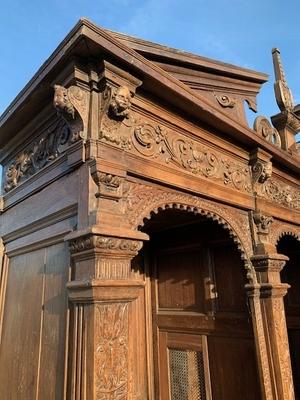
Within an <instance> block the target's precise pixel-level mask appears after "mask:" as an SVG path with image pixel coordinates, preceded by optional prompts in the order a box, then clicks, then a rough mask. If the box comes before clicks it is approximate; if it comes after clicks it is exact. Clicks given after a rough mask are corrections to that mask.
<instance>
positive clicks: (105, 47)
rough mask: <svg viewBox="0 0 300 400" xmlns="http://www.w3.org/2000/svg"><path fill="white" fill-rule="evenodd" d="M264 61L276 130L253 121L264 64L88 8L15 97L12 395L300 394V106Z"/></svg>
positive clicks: (101, 399)
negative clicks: (129, 31)
mask: <svg viewBox="0 0 300 400" xmlns="http://www.w3.org/2000/svg"><path fill="white" fill-rule="evenodd" d="M273 53H274V63H275V70H276V83H275V92H276V99H277V101H278V105H279V107H280V110H281V112H280V114H278V115H277V116H275V117H272V122H273V124H274V126H273V125H272V124H271V122H269V121H268V120H267V119H266V118H265V117H259V118H258V119H257V120H256V122H255V126H254V129H251V128H249V127H248V125H247V122H246V118H245V113H244V102H246V103H247V105H248V106H249V107H250V108H251V109H252V110H254V111H256V95H257V93H258V91H259V89H260V87H261V85H262V84H263V83H264V82H265V81H266V79H267V77H266V75H264V74H261V73H257V72H254V71H250V70H245V69H242V68H239V67H235V66H231V65H228V64H223V63H220V62H216V61H213V60H208V59H205V58H202V57H198V56H195V55H192V54H188V53H184V52H181V51H178V50H173V49H170V48H167V47H164V46H160V45H156V44H154V43H149V42H145V41H143V40H139V39H135V38H132V37H128V36H125V35H122V34H119V33H115V32H110V31H107V30H104V29H100V28H99V27H97V26H95V25H93V24H92V23H90V22H89V21H87V20H80V22H79V23H78V24H77V25H76V26H75V27H74V29H73V30H72V31H71V32H70V34H69V35H68V36H67V37H66V39H65V40H64V41H63V42H62V43H61V44H60V46H59V47H58V48H57V50H56V51H55V52H54V53H53V54H52V56H51V57H50V58H49V59H48V60H47V61H46V63H45V64H44V65H43V66H42V67H41V69H40V70H39V71H38V73H37V74H36V75H35V77H34V78H33V79H32V80H31V81H30V82H29V84H28V85H27V86H26V87H25V88H24V90H23V91H22V92H21V93H20V94H19V96H18V97H17V98H16V99H15V101H14V102H13V103H12V104H11V105H10V106H9V108H8V109H7V111H6V112H5V113H4V114H3V115H2V117H1V119H0V146H1V149H2V151H1V163H2V165H3V167H4V170H3V196H2V197H1V216H0V236H1V275H0V276H1V287H0V289H1V292H0V293H1V297H0V300H1V301H0V332H1V345H0V398H1V399H7V400H8V399H22V400H32V399H37V400H38V399H43V400H44V399H49V400H50V399H51V400H52V399H57V400H62V399H70V400H123V399H132V400H133V399H135V400H145V399H149V400H150V399H151V400H154V399H162V400H168V399H170V400H192V399H207V400H209V399H213V400H221V399H222V400H225V399H249V400H250V399H251V400H257V399H263V400H292V399H296V398H300V397H299V396H300V387H299V382H300V356H299V354H300V297H299V293H300V271H299V267H300V255H299V254H300V242H299V239H300V185H299V169H300V168H299V167H300V157H299V151H298V148H297V144H296V143H295V134H296V133H297V132H298V130H299V126H298V119H299V118H298V108H297V106H296V107H295V106H294V104H293V101H292V97H291V94H290V91H289V89H288V87H287V83H286V80H285V77H284V73H283V68H282V65H281V62H280V59H279V52H278V50H274V52H273ZM285 265H286V266H285ZM286 293H288V294H287V295H286ZM293 378H294V387H295V390H294V387H293Z"/></svg>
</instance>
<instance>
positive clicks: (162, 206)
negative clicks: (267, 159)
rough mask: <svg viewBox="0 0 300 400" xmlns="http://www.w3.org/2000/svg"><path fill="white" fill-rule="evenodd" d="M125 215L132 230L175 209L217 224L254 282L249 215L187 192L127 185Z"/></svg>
mask: <svg viewBox="0 0 300 400" xmlns="http://www.w3.org/2000/svg"><path fill="white" fill-rule="evenodd" d="M124 200H125V201H124V214H125V215H126V217H127V218H128V222H129V225H130V227H131V228H132V229H135V230H138V229H140V228H141V227H143V225H144V223H145V220H148V219H150V218H151V215H152V214H153V213H158V212H159V211H160V210H166V209H178V210H182V211H186V212H192V213H195V214H201V215H203V216H206V217H207V218H209V219H211V220H213V221H216V222H217V223H218V224H219V225H221V226H222V227H223V228H224V229H226V230H227V231H228V232H229V235H230V236H231V237H232V239H233V241H234V242H235V244H236V245H237V247H238V249H239V251H240V253H241V258H242V260H243V261H244V264H245V267H246V269H247V270H248V279H249V280H250V281H252V282H253V281H255V280H256V278H255V273H254V272H253V271H252V264H251V261H250V257H251V256H252V254H253V247H252V239H251V231H250V223H249V218H248V213H247V212H245V211H241V210H236V209H234V208H232V207H229V206H225V205H223V204H222V205H221V204H218V203H215V202H213V201H210V200H206V199H203V198H201V197H197V196H194V195H190V194H187V193H181V192H177V191H172V190H166V189H161V188H158V187H155V186H149V185H144V184H140V183H134V182H127V185H126V188H125V196H124Z"/></svg>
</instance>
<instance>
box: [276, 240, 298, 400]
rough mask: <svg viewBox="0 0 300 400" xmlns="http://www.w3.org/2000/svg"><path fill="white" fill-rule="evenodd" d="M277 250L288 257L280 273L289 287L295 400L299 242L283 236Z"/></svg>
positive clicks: (287, 307) (287, 310)
mask: <svg viewBox="0 0 300 400" xmlns="http://www.w3.org/2000/svg"><path fill="white" fill-rule="evenodd" d="M278 251H279V252H280V253H282V254H285V255H287V256H288V257H289V260H288V261H287V263H286V265H285V267H284V268H283V270H282V273H281V280H282V282H285V283H288V284H289V285H290V286H291V287H290V289H289V290H288V292H287V295H286V296H285V298H284V303H285V313H286V322H287V329H288V336H289V347H290V355H291V363H292V372H293V380H294V389H295V400H299V399H300V272H299V268H300V244H299V242H298V241H297V240H296V239H294V238H292V237H289V236H287V237H284V238H283V239H282V240H281V241H280V242H279V246H278Z"/></svg>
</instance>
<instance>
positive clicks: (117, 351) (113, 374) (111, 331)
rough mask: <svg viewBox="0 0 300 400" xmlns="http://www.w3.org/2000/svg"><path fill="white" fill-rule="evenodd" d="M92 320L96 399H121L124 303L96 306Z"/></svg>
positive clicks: (125, 356)
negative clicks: (93, 324)
mask: <svg viewBox="0 0 300 400" xmlns="http://www.w3.org/2000/svg"><path fill="white" fill-rule="evenodd" d="M95 318H96V329H95V346H96V348H95V375H96V376H95V378H96V379H95V380H96V382H95V388H96V399H97V400H121V399H125V398H127V394H128V358H129V357H128V318H129V317H128V303H108V304H102V303H98V304H96V306H95Z"/></svg>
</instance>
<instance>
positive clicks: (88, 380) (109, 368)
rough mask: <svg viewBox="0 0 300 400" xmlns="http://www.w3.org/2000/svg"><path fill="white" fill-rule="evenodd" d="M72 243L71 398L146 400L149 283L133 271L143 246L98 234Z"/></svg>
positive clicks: (135, 240) (79, 236) (137, 241)
mask: <svg viewBox="0 0 300 400" xmlns="http://www.w3.org/2000/svg"><path fill="white" fill-rule="evenodd" d="M137 236H138V235H137ZM67 240H68V241H69V245H70V252H71V258H72V262H73V276H72V280H71V281H70V282H69V283H68V285H67V287H68V293H69V300H70V302H71V303H72V317H71V321H72V328H71V336H72V337H71V338H70V340H71V366H70V371H71V372H70V376H69V393H70V399H72V400H79V399H80V400H81V399H88V400H90V399H91V400H92V399H93V400H107V399H111V400H113V399H133V398H134V399H142V398H144V396H145V393H146V387H145V365H144V364H145V362H144V360H145V352H144V347H143V346H144V342H145V336H144V331H143V324H144V321H143V316H142V315H141V318H139V313H141V314H142V312H141V310H142V308H143V307H144V303H143V301H144V297H143V293H144V282H143V280H140V279H138V278H137V277H136V276H135V275H134V274H132V273H131V260H132V259H133V257H135V256H136V254H137V253H138V251H139V250H140V249H141V247H142V244H143V242H142V241H141V240H140V238H133V237H132V238H124V237H114V236H104V235H102V234H96V233H93V232H89V233H87V232H86V233H83V232H79V233H75V234H73V235H69V237H68V238H67Z"/></svg>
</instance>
